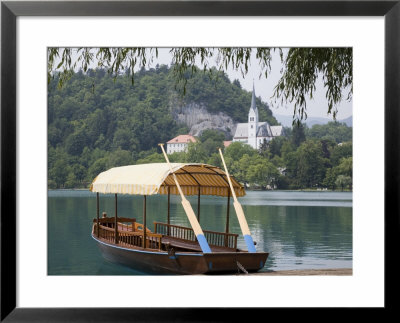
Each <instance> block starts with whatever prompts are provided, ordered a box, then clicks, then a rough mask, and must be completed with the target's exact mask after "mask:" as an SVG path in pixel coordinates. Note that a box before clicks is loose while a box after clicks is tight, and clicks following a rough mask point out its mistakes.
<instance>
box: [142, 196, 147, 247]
mask: <svg viewBox="0 0 400 323" xmlns="http://www.w3.org/2000/svg"><path fill="white" fill-rule="evenodd" d="M146 198H147V196H146V195H143V248H146Z"/></svg>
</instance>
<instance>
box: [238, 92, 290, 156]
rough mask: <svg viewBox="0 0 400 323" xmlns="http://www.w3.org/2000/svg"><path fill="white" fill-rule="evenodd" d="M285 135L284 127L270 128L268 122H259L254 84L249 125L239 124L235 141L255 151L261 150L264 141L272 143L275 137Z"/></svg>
mask: <svg viewBox="0 0 400 323" xmlns="http://www.w3.org/2000/svg"><path fill="white" fill-rule="evenodd" d="M282 134H283V127H282V126H270V125H269V124H268V122H266V121H264V122H259V121H258V109H257V107H256V94H255V91H254V84H253V96H252V98H251V106H250V110H249V118H248V123H238V124H237V127H236V132H235V135H234V136H233V141H240V142H244V143H247V144H249V145H250V146H252V147H253V148H254V149H259V148H260V146H261V145H262V143H263V142H264V140H266V141H267V142H269V141H271V140H272V139H273V138H274V137H278V136H281V135H282Z"/></svg>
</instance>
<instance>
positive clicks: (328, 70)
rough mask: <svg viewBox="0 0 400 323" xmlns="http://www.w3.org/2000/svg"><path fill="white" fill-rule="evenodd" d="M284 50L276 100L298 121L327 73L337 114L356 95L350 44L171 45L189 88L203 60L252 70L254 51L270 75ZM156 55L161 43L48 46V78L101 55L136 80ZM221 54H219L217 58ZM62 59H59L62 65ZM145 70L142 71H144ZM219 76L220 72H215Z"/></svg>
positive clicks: (105, 63) (180, 78)
mask: <svg viewBox="0 0 400 323" xmlns="http://www.w3.org/2000/svg"><path fill="white" fill-rule="evenodd" d="M273 51H279V54H280V57H281V61H282V63H283V73H282V77H281V78H280V79H279V81H278V83H277V84H276V86H275V89H274V97H275V100H281V101H282V102H294V111H293V116H294V122H295V121H296V120H297V121H298V122H299V121H300V120H303V119H304V118H306V117H307V104H306V101H307V98H310V99H312V98H313V93H314V91H315V89H316V86H315V84H316V81H317V79H318V76H319V75H322V79H323V82H324V86H325V88H326V98H327V100H328V111H327V112H328V114H330V113H332V115H333V119H336V114H337V108H336V107H337V104H338V103H339V102H340V101H341V100H342V93H343V92H344V91H345V90H346V91H348V94H347V99H348V100H351V97H352V92H353V86H352V84H353V73H352V69H353V51H352V48H351V47H348V48H338V47H336V48H317V47H314V48H290V49H282V48H240V47H237V48H204V47H200V48H191V47H181V48H172V49H171V50H170V53H171V56H172V63H173V68H174V77H175V84H176V87H177V88H179V87H180V88H182V92H183V95H184V94H185V93H186V85H187V83H188V80H189V79H190V78H191V76H192V75H193V74H194V73H195V64H196V62H198V61H200V62H201V64H202V65H203V71H204V72H210V71H211V70H212V66H211V65H210V63H209V62H210V61H216V62H217V70H218V71H226V70H227V69H228V67H233V68H234V69H236V70H240V71H241V72H242V74H243V76H244V75H246V74H247V72H248V67H249V65H250V59H251V57H252V53H254V52H255V56H256V59H257V60H258V63H259V65H260V76H261V75H264V76H265V77H268V75H269V73H270V72H271V58H272V55H271V53H272V52H273ZM155 57H158V49H157V48H140V47H132V48H115V47H113V48H110V47H109V48H104V47H103V48H54V47H50V48H48V79H49V81H50V79H51V78H52V77H53V76H54V71H56V70H58V71H60V74H59V75H60V77H59V79H58V85H59V87H62V86H63V84H64V83H65V82H66V80H68V79H69V78H70V77H71V75H72V74H73V71H74V70H76V69H77V68H81V69H82V70H83V71H84V72H87V71H88V70H89V67H90V64H92V63H93V62H94V61H95V60H96V61H97V65H98V66H99V67H108V72H109V73H110V74H112V75H114V77H115V78H116V77H117V76H118V75H120V74H121V73H128V74H129V75H130V76H131V83H132V84H134V82H135V69H137V68H139V69H140V71H141V70H142V69H143V67H145V66H146V65H148V64H149V63H150V62H151V61H152V60H153V59H154V58H155ZM216 58H218V59H216ZM56 64H57V65H56ZM138 73H139V74H140V72H138ZM209 76H210V77H213V78H215V79H218V78H219V77H220V75H219V74H218V73H217V74H215V73H214V74H213V73H209Z"/></svg>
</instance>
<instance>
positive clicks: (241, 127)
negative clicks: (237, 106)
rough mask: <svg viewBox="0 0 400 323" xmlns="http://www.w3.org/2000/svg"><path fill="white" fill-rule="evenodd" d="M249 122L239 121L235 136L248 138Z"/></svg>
mask: <svg viewBox="0 0 400 323" xmlns="http://www.w3.org/2000/svg"><path fill="white" fill-rule="evenodd" d="M247 131H248V124H247V123H238V124H237V126H236V131H235V135H234V137H235V138H247V137H248V132H247Z"/></svg>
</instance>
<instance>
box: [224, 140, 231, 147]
mask: <svg viewBox="0 0 400 323" xmlns="http://www.w3.org/2000/svg"><path fill="white" fill-rule="evenodd" d="M231 143H232V141H231V140H226V141H224V147H228V146H229V145H230V144H231Z"/></svg>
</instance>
